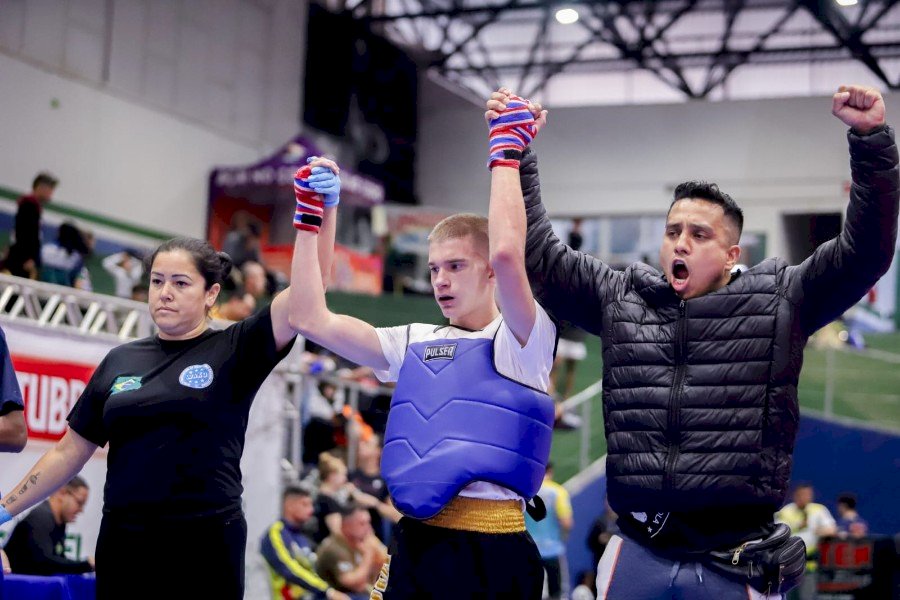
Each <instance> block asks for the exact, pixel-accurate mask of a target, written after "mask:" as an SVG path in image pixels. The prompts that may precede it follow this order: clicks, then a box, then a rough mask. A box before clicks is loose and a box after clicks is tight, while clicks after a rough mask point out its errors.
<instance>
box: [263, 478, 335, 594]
mask: <svg viewBox="0 0 900 600" xmlns="http://www.w3.org/2000/svg"><path fill="white" fill-rule="evenodd" d="M312 516H313V503H312V498H311V497H310V493H309V491H308V490H306V489H305V488H303V487H300V486H299V485H288V486H287V487H286V488H285V489H284V492H283V493H282V494H281V518H280V519H279V520H277V521H275V522H274V523H273V524H272V525H271V526H269V528H268V530H266V533H265V534H263V537H262V540H261V541H260V544H259V551H260V553H261V554H262V556H263V558H264V559H265V561H266V564H267V565H268V567H269V575H270V583H271V584H272V597H273V598H279V599H283V600H296V599H299V598H304V597H308V596H307V594H310V595H312V596H313V597H316V596H318V597H324V598H327V599H328V600H345V599H346V598H347V596H346V595H345V594H343V593H341V592H339V591H337V590H335V589H334V588H332V587H330V586H329V585H328V583H326V582H325V581H324V580H323V579H322V578H321V577H319V576H318V575H317V574H316V570H315V567H316V554H315V552H314V546H313V543H312V540H310V539H309V538H308V537H307V536H306V535H305V534H304V532H303V526H304V525H305V524H306V523H307V521H309V520H310V519H311V518H312Z"/></svg>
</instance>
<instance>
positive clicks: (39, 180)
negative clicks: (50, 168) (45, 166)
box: [31, 172, 59, 190]
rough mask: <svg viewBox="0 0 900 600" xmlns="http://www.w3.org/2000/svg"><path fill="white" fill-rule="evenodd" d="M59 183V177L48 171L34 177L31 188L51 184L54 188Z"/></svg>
mask: <svg viewBox="0 0 900 600" xmlns="http://www.w3.org/2000/svg"><path fill="white" fill-rule="evenodd" d="M58 183H59V179H57V178H56V177H54V176H53V175H51V174H50V173H47V172H42V173H38V174H37V175H35V177H34V181H32V182H31V189H33V190H35V189H37V186H39V185H49V186H50V187H52V188H55V187H56V185H57V184H58Z"/></svg>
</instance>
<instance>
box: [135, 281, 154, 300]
mask: <svg viewBox="0 0 900 600" xmlns="http://www.w3.org/2000/svg"><path fill="white" fill-rule="evenodd" d="M149 298H150V287H149V286H148V285H146V284H144V283H139V284H137V285H135V286H134V287H133V288H131V299H132V300H134V301H135V302H146V301H147V300H148V299H149Z"/></svg>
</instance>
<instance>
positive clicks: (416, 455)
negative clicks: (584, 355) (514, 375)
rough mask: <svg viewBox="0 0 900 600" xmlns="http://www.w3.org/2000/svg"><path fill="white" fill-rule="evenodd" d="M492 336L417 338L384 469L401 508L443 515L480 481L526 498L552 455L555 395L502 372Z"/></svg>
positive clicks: (397, 396)
mask: <svg viewBox="0 0 900 600" xmlns="http://www.w3.org/2000/svg"><path fill="white" fill-rule="evenodd" d="M493 343H494V340H492V339H456V340H447V339H438V340H430V341H427V342H417V343H414V344H410V345H409V347H408V348H407V351H406V356H405V357H404V359H403V366H402V367H401V368H400V374H399V377H398V380H397V389H396V390H394V396H393V400H392V401H391V410H390V414H389V416H388V422H387V429H386V431H385V436H384V452H383V454H382V458H381V473H382V476H383V477H384V479H385V481H386V482H387V485H388V490H389V491H390V493H391V498H392V499H393V501H394V504H395V505H396V506H397V509H398V510H400V512H402V513H403V514H405V515H407V516H410V517H414V518H416V519H428V518H431V517H433V516H434V515H436V514H437V513H439V512H440V511H441V509H442V508H443V507H444V506H445V505H446V504H447V503H448V502H450V500H452V499H453V497H454V496H456V495H457V493H459V491H460V490H461V489H462V488H464V487H465V486H466V485H467V484H469V483H471V482H472V481H489V482H492V483H496V484H498V485H502V486H503V487H506V488H509V489H511V490H513V491H515V492H516V493H518V494H520V495H521V496H523V497H524V498H526V499H530V498H532V497H533V496H534V495H535V494H537V492H538V490H539V489H540V487H541V482H542V480H543V477H544V470H545V466H546V464H547V459H548V458H549V456H550V441H551V437H552V430H553V400H552V399H551V398H550V396H549V395H547V394H545V393H543V392H539V391H537V390H534V389H531V388H529V387H527V386H525V385H523V384H520V383H517V382H515V381H512V380H510V379H507V378H505V377H503V376H502V375H500V374H499V373H497V371H496V370H495V369H494V362H493Z"/></svg>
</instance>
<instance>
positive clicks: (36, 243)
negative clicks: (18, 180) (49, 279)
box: [5, 172, 59, 279]
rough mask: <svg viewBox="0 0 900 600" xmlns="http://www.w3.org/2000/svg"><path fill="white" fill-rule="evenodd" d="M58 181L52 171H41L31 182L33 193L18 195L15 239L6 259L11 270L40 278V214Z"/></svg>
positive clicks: (6, 265) (13, 273)
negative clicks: (19, 196)
mask: <svg viewBox="0 0 900 600" xmlns="http://www.w3.org/2000/svg"><path fill="white" fill-rule="evenodd" d="M58 184H59V180H58V179H57V178H56V177H54V176H53V175H51V174H50V173H46V172H42V173H38V174H37V176H36V177H35V178H34V181H33V182H32V184H31V193H30V194H27V195H25V196H22V197H21V198H19V201H18V208H17V209H16V219H15V230H14V232H13V233H14V240H13V241H12V244H11V246H10V248H9V254H7V257H6V262H5V268H6V269H7V270H8V271H9V272H10V274H12V275H15V276H17V277H28V278H29V279H37V278H38V274H39V273H40V269H41V215H42V213H43V210H44V205H45V204H47V203H48V202H50V200H51V199H52V197H53V192H54V190H55V189H56V186H57V185H58Z"/></svg>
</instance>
